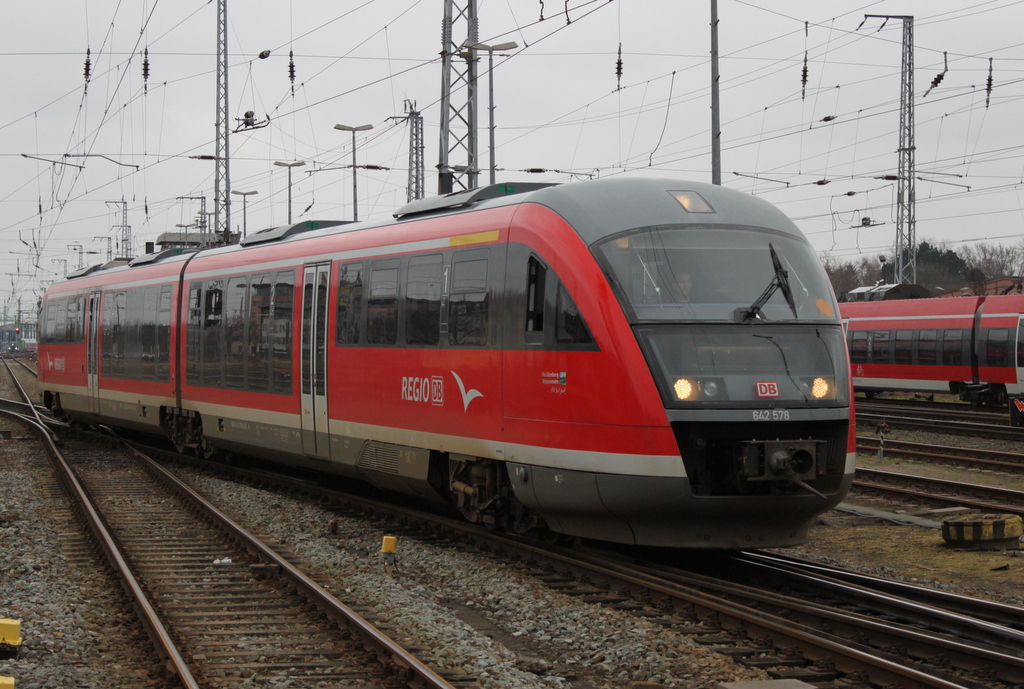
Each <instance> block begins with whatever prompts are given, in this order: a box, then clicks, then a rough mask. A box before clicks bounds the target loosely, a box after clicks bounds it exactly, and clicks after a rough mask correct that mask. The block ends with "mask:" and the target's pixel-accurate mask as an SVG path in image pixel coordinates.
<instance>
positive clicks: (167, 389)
mask: <svg viewBox="0 0 1024 689" xmlns="http://www.w3.org/2000/svg"><path fill="white" fill-rule="evenodd" d="M684 273H686V274H689V276H690V278H691V284H692V292H691V293H690V294H687V295H683V294H682V292H681V291H680V290H679V288H678V285H679V284H680V282H681V280H679V279H678V278H679V277H680V276H682V275H683V274H684ZM42 308H43V311H42V315H41V321H40V322H42V323H43V324H44V327H43V331H44V334H43V341H42V343H41V346H40V381H41V385H42V390H43V396H44V402H45V404H46V405H47V406H48V407H49V408H50V409H52V410H54V412H55V413H57V414H60V415H63V416H66V417H70V418H74V419H77V420H79V421H82V422H86V423H96V422H102V423H105V424H110V425H113V426H119V427H125V428H134V429H138V430H143V431H147V432H150V433H156V434H160V435H164V436H166V437H168V438H169V439H170V440H172V441H173V442H174V443H175V444H176V445H177V446H178V447H179V448H180V449H182V450H186V449H192V450H195V451H197V452H200V453H202V454H206V455H210V456H213V455H217V454H223V453H235V454H236V455H237V456H238V457H239V458H240V461H244V458H245V457H257V458H263V459H269V460H272V461H275V462H279V463H284V464H294V465H300V466H305V467H311V468H315V469H318V470H321V471H324V472H330V473H333V474H337V475H340V476H341V477H344V478H346V479H355V480H360V481H365V482H369V483H372V484H374V485H376V486H379V487H382V488H386V489H389V490H392V491H396V492H398V493H404V494H407V495H415V496H418V497H419V498H422V499H425V500H429V501H434V502H437V503H441V504H444V505H446V506H448V507H454V508H456V509H458V510H459V511H460V512H461V513H462V515H464V516H465V518H467V519H469V520H470V521H473V522H477V523H483V524H490V525H494V526H497V527H501V528H505V529H508V530H511V531H519V532H525V531H531V530H536V529H548V530H550V531H554V532H557V533H562V534H567V535H572V536H582V537H589V538H595V539H602V540H607V541H616V542H623V543H638V544H648V545H659V546H673V547H714V548H735V547H750V546H777V545H786V544H792V543H799V542H800V541H802V540H803V538H804V537H805V535H806V531H807V528H808V525H809V524H810V523H811V521H812V520H813V518H814V516H815V515H817V514H819V513H821V512H822V511H824V510H827V509H829V508H831V507H832V506H833V505H835V504H836V503H838V502H839V501H840V500H841V499H842V497H843V495H844V494H845V492H846V490H847V489H848V488H849V485H850V482H851V480H852V475H853V456H854V453H853V432H852V428H851V424H850V421H851V408H850V396H851V391H850V381H849V370H848V366H847V358H846V351H845V343H844V340H843V334H842V328H841V324H840V321H839V317H838V309H837V306H836V303H835V300H834V297H833V294H832V291H831V288H830V286H829V283H828V281H827V279H826V276H825V274H824V271H823V270H822V269H821V266H820V265H819V263H818V261H817V259H816V257H815V255H814V252H813V250H812V249H811V247H810V245H809V244H808V243H807V241H806V240H805V239H804V237H803V236H802V235H801V234H800V232H799V230H798V229H797V228H796V227H795V226H794V225H793V223H792V222H790V221H789V220H788V219H787V218H786V217H785V216H784V215H782V213H780V212H779V211H778V210H777V209H775V208H774V207H772V206H770V205H769V204H767V203H765V202H763V201H760V200H758V199H756V198H753V197H750V196H747V195H744V194H740V193H737V192H734V191H731V190H728V189H723V188H721V187H718V186H711V185H705V184H696V183H692V182H680V181H675V180H658V179H639V178H638V179H614V180H601V181H594V182H585V183H578V184H568V185H561V186H551V185H496V186H492V187H486V188H482V189H476V190H471V191H467V192H460V193H456V194H451V195H447V196H439V197H434V198H429V199H424V200H421V201H417V202H414V203H412V204H409V205H408V206H406V207H404V208H402V209H400V210H399V211H398V212H396V213H395V214H394V217H393V218H390V219H387V220H382V221H369V222H364V223H355V224H351V223H339V222H322V223H316V222H308V223H299V224H297V225H292V226H287V227H280V228H273V229H271V230H266V231H263V232H259V233H255V234H251V235H249V237H247V238H246V239H245V240H243V242H242V244H241V245H239V246H228V247H221V248H216V249H209V250H204V251H201V252H194V253H188V254H182V255H174V254H173V253H162V254H153V255H149V256H145V257H142V258H140V259H136V260H134V261H132V262H131V263H130V264H128V265H121V266H108V267H99V266H97V267H95V268H92V269H89V270H84V271H81V272H80V273H78V274H75V275H72V276H70V277H69V279H67V280H65V281H62V282H60V283H56V284H54V285H52V286H51V287H50V289H49V290H48V291H47V294H46V297H45V298H44V301H43V307H42Z"/></svg>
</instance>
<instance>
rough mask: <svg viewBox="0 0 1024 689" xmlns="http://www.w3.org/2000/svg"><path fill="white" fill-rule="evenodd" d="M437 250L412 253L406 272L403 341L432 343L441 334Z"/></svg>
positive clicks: (439, 265)
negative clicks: (425, 252)
mask: <svg viewBox="0 0 1024 689" xmlns="http://www.w3.org/2000/svg"><path fill="white" fill-rule="evenodd" d="M442 270H443V266H442V261H441V255H440V254H433V255H430V256H413V257H412V258H410V259H409V269H408V271H407V272H406V280H407V282H406V291H405V342H406V344H411V345H436V344H437V343H438V342H439V341H440V338H441V282H442Z"/></svg>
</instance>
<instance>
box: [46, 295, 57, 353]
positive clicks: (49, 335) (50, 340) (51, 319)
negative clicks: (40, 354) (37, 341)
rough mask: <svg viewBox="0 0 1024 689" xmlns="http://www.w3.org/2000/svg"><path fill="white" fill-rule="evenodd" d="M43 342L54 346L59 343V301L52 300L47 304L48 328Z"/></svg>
mask: <svg viewBox="0 0 1024 689" xmlns="http://www.w3.org/2000/svg"><path fill="white" fill-rule="evenodd" d="M43 332H44V333H45V335H44V339H43V342H45V343H46V344H54V343H55V342H56V341H57V300H56V299H51V300H49V301H48V302H46V326H45V327H44V328H43Z"/></svg>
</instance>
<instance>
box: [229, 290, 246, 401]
mask: <svg viewBox="0 0 1024 689" xmlns="http://www.w3.org/2000/svg"><path fill="white" fill-rule="evenodd" d="M248 289H249V279H248V277H246V276H244V275H243V276H238V277H233V278H230V279H229V280H228V287H227V291H226V292H225V294H224V386H225V387H229V388H234V389H236V390H240V389H242V388H244V387H245V296H246V291H247V290H248Z"/></svg>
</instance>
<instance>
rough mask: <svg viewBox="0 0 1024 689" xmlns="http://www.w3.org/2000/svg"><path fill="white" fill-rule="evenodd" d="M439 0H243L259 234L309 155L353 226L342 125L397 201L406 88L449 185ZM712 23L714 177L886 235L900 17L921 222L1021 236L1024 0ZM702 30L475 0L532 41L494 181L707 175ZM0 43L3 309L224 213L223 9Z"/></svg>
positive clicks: (553, 6)
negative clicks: (219, 181)
mask: <svg viewBox="0 0 1024 689" xmlns="http://www.w3.org/2000/svg"><path fill="white" fill-rule="evenodd" d="M457 4H462V3H461V0H457ZM443 6H444V3H443V1H442V0H345V1H339V0H334V1H331V2H328V1H326V0H301V1H300V0H287V1H286V0H275V1H270V0H248V1H247V2H244V3H242V2H237V1H236V0H228V24H229V31H228V44H229V46H228V47H229V55H230V66H229V101H230V116H231V117H232V118H236V117H242V113H244V112H245V111H247V110H252V111H253V112H255V113H256V117H257V119H259V120H263V119H266V118H269V120H270V124H269V126H267V127H264V128H261V129H258V130H253V131H248V132H245V131H243V132H240V133H237V134H233V135H232V136H231V139H230V153H231V162H230V169H231V188H232V189H234V190H236V191H255V192H257V194H256V195H252V196H249V197H247V198H248V202H247V209H246V213H245V215H246V217H247V226H248V231H249V232H252V231H256V230H259V229H262V228H265V227H270V226H274V225H280V224H283V223H285V221H286V220H287V207H288V183H287V171H286V170H285V169H284V168H282V167H275V166H274V164H273V163H274V161H305V163H306V165H305V166H304V167H301V168H295V169H294V171H293V177H292V198H293V201H292V203H293V216H294V219H296V220H298V219H350V218H351V217H352V171H351V170H350V169H346V168H344V167H342V166H345V165H348V164H350V163H351V159H352V149H351V146H352V138H351V135H350V134H349V133H348V132H341V131H336V130H335V129H334V125H335V124H339V123H341V124H347V125H362V124H371V125H373V129H372V130H371V131H368V132H360V133H359V134H358V135H357V138H356V142H357V145H356V155H357V164H358V165H375V166H380V167H383V168H389V169H388V170H365V169H360V170H359V171H358V174H359V177H358V185H359V196H358V206H359V216H360V219H368V218H374V217H386V216H387V215H388V214H390V213H392V212H393V211H394V210H395V209H396V208H398V207H399V206H401V205H402V204H404V203H405V200H406V181H407V176H408V130H407V127H406V124H405V122H404V121H403V120H402V119H401V117H402V116H403V114H404V104H405V101H406V100H409V101H414V102H415V103H416V105H417V107H418V109H419V110H420V111H422V113H423V117H424V124H425V127H424V130H425V131H424V141H425V145H426V151H425V164H426V184H425V186H426V191H427V194H428V195H431V194H434V193H436V192H437V175H436V169H435V166H436V165H437V162H438V150H439V127H440V122H441V112H440V107H439V99H440V90H441V63H440V59H439V52H440V50H441V25H442V13H443ZM718 13H719V20H720V25H719V37H720V38H719V46H720V54H721V102H722V111H721V123H722V126H721V131H722V170H723V175H722V177H723V179H722V181H723V184H725V185H728V186H730V187H733V188H736V189H740V190H743V191H746V192H749V193H753V194H757V195H759V196H761V197H763V198H764V199H766V200H768V201H770V202H772V203H774V204H776V205H777V206H779V207H780V208H781V209H782V210H783V211H784V212H786V213H787V214H788V215H789V216H790V217H792V218H793V219H794V220H795V221H796V223H797V224H798V225H799V226H800V227H801V229H803V231H804V232H805V233H806V234H807V236H808V238H809V240H810V241H811V243H812V244H813V245H814V247H815V249H816V250H817V251H819V252H831V253H833V254H834V255H836V256H837V257H839V258H844V259H854V260H857V259H859V257H860V256H861V255H866V256H876V255H877V254H879V253H882V252H886V251H891V249H892V246H893V245H894V242H895V236H896V225H895V218H896V206H895V203H896V186H895V182H893V181H890V180H886V179H880V178H882V177H884V176H885V175H893V174H895V173H896V172H897V167H898V155H897V148H898V145H899V122H900V83H901V76H900V75H901V61H902V54H903V49H902V39H903V22H902V20H900V19H889V20H888V21H885V20H883V19H878V18H868V19H865V15H869V14H870V15H892V16H903V15H910V16H913V17H914V44H915V49H914V96H915V98H914V101H915V122H916V126H915V130H914V137H915V147H916V170H917V177H918V179H917V182H916V191H917V206H916V218H917V238H918V240H919V241H922V240H928V241H934V242H946V243H948V245H949V246H950V247H951V248H959V247H960V246H962V245H964V244H965V243H966V244H970V243H975V242H990V243H1003V244H1013V245H1016V244H1018V243H1019V242H1020V241H1021V233H1022V230H1024V194H1022V191H1024V127H1022V122H1024V101H1022V96H1024V83H1022V77H1024V35H1022V33H1021V27H1022V26H1024V7H1022V4H1021V2H1019V1H1010V0H991V1H979V2H968V3H965V2H963V0H957V1H955V2H954V1H952V0H929V1H928V2H920V1H918V2H909V1H908V2H892V1H879V2H849V1H847V2H841V1H838V0H835V1H833V0H819V1H818V2H813V3H809V2H803V1H797V0H770V1H769V0H752V1H748V0H719V8H718ZM709 23H710V3H709V2H708V1H707V0H705V1H703V2H693V1H683V0H479V38H480V40H481V41H483V42H485V43H490V44H497V43H502V42H506V41H515V42H516V43H518V45H519V47H518V48H516V49H514V50H511V51H507V52H505V53H501V54H497V55H496V56H495V70H494V74H493V77H494V84H495V101H496V109H495V114H496V141H497V146H496V158H497V167H498V168H499V172H498V175H497V178H498V181H521V180H531V181H547V182H568V183H571V182H574V181H578V180H581V179H586V178H588V177H611V176H615V175H624V174H625V175H659V176H668V177H672V178H677V179H680V180H687V179H692V180H697V181H704V182H709V181H711V158H710V149H711V145H710V142H711V135H710V128H711V116H710V59H709V55H710V29H709ZM455 38H456V39H457V40H461V37H460V36H456V37H455ZM0 39H2V40H0V66H2V68H0V94H2V97H0V273H2V275H0V302H2V305H3V308H4V310H5V311H6V312H7V313H8V315H9V316H11V317H13V311H14V309H15V308H16V306H17V301H18V299H20V300H21V307H22V309H23V310H25V311H29V310H32V309H34V305H35V300H36V297H37V296H38V295H39V294H40V290H41V289H42V288H43V287H44V286H45V284H47V281H51V280H54V279H58V278H60V277H61V276H62V275H63V274H64V271H65V269H67V270H73V269H75V268H77V267H78V265H79V262H81V263H82V264H83V265H90V264H93V263H98V262H101V261H102V260H104V259H105V255H106V253H107V249H108V244H113V245H114V246H115V253H116V254H120V253H122V250H121V248H120V246H118V244H119V242H120V236H121V233H120V227H119V226H120V225H121V224H122V222H121V209H122V208H127V213H128V224H129V225H130V226H131V229H132V237H133V245H132V247H131V252H132V253H133V254H139V253H142V247H143V246H144V243H145V242H147V241H155V240H156V239H157V237H158V236H159V235H160V234H162V233H164V232H174V231H179V230H178V228H177V226H178V225H188V224H191V223H194V222H195V221H196V218H197V216H198V213H199V211H200V202H199V201H197V200H195V198H197V197H206V199H207V209H208V210H213V192H214V165H213V163H212V162H209V161H203V160H196V159H194V158H192V156H197V155H213V154H214V153H215V135H216V133H215V121H216V110H215V108H216V2H215V1H208V0H175V1H174V2H169V1H168V0H163V1H160V0H136V1H134V2H124V1H123V0H118V1H115V0H75V1H73V2H72V1H71V0H53V1H51V2H32V3H14V2H8V3H5V6H4V21H3V22H2V24H0ZM620 46H621V54H622V74H621V77H619V76H617V74H616V59H617V56H618V51H619V49H620ZM145 50H148V64H149V77H148V79H146V80H144V78H143V59H144V55H143V51H145ZM264 50H269V51H270V56H269V57H267V58H266V59H259V58H258V57H257V56H258V55H259V53H260V52H261V51H264ZM87 51H88V62H89V68H90V79H89V81H88V84H86V81H85V77H84V71H85V65H86V60H87ZM289 52H293V53H294V58H293V62H294V68H295V79H294V82H293V81H292V80H290V78H289V62H290V59H289ZM484 58H485V59H484V60H483V61H482V62H481V69H480V74H481V77H480V79H481V80H480V84H479V88H480V101H479V107H480V128H481V129H480V140H481V145H480V158H479V163H480V165H481V167H483V168H484V169H485V171H484V172H483V173H482V175H481V181H482V182H484V183H486V180H487V173H486V168H487V166H488V165H489V162H488V161H489V158H488V147H487V129H486V127H487V105H488V103H487V80H486V56H485V55H484ZM805 64H806V79H804V78H803V70H804V67H805ZM940 74H941V75H942V79H941V80H939V81H938V84H937V85H936V86H934V88H931V86H932V83H933V81H935V80H936V79H937V77H938V76H939V75H940ZM990 78H991V85H989V79H990ZM453 98H455V99H461V100H464V99H465V95H464V92H461V91H459V92H456V93H455V95H454V96H453ZM26 156H28V157H26ZM452 162H453V163H459V162H460V161H458V160H453V161H452ZM64 163H69V164H64ZM75 166H81V167H75ZM136 166H137V168H136ZM323 168H334V169H323ZM531 168H533V169H537V168H540V169H543V170H546V171H547V172H541V173H536V172H526V170H527V169H531ZM826 182H827V183H826ZM232 200H233V205H232V215H231V219H232V226H233V229H236V230H240V229H241V226H242V222H243V213H242V203H241V197H239V196H233V197H232ZM111 202H115V203H111ZM122 202H123V203H122Z"/></svg>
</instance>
